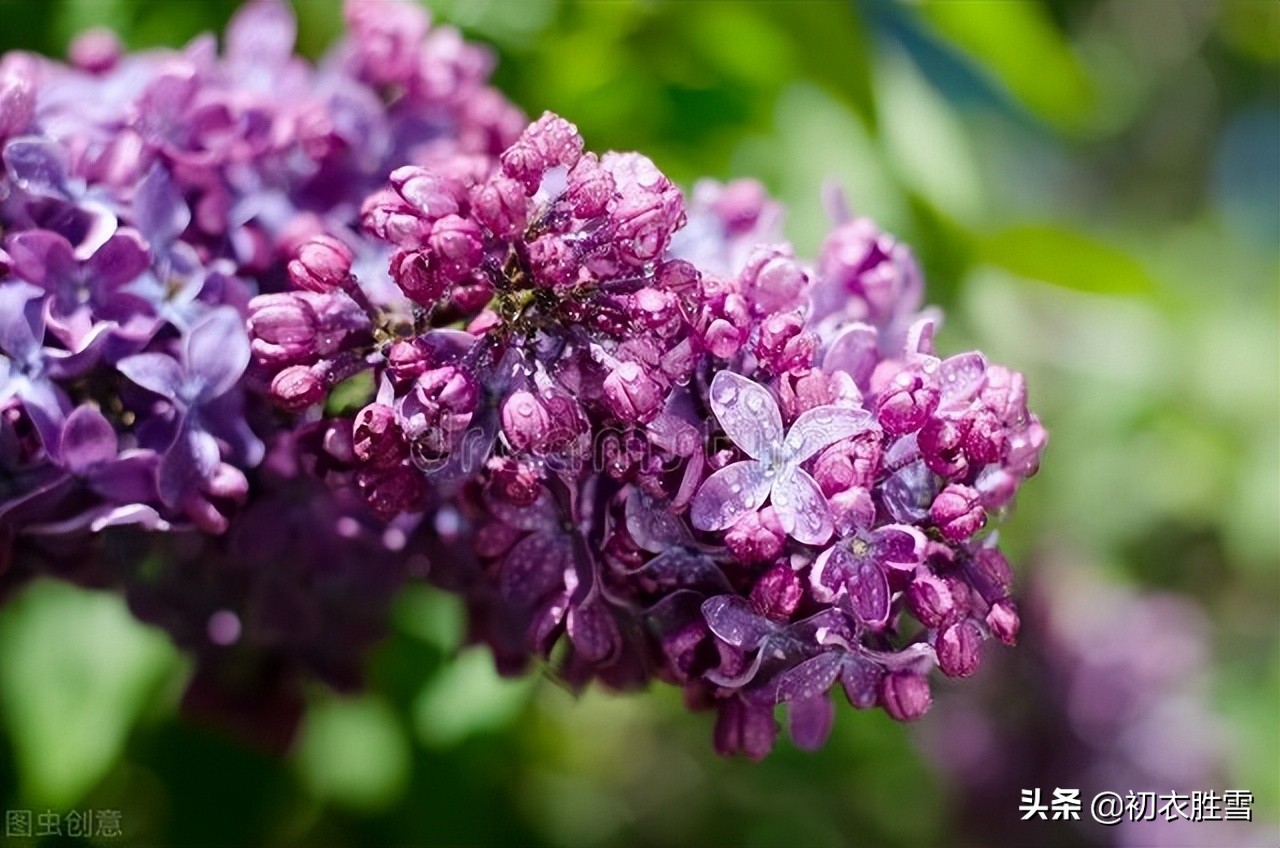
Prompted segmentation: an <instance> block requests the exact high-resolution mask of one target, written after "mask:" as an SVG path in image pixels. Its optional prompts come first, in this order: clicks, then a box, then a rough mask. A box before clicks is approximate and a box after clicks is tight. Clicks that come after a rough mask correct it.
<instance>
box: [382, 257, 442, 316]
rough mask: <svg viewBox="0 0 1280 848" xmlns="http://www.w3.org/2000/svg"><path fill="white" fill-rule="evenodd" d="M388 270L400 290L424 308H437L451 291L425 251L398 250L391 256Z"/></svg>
mask: <svg viewBox="0 0 1280 848" xmlns="http://www.w3.org/2000/svg"><path fill="white" fill-rule="evenodd" d="M388 270H389V272H390V274H391V279H393V280H395V281H396V283H397V284H398V285H399V286H400V289H401V290H402V291H403V292H404V293H405V294H406V295H408V296H409V297H410V298H411V299H412V300H413V301H414V302H416V303H420V304H422V305H423V306H426V307H431V306H435V305H436V304H437V303H439V302H440V300H441V299H442V298H443V297H444V296H445V294H446V293H447V292H448V291H449V281H448V280H446V279H445V278H444V276H443V275H441V274H440V273H439V271H438V270H437V269H436V268H435V267H433V265H432V262H431V256H430V254H428V253H426V252H425V251H421V250H397V251H396V252H395V253H393V254H391V263H390V268H389V269H388Z"/></svg>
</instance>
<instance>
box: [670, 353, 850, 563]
mask: <svg viewBox="0 0 1280 848" xmlns="http://www.w3.org/2000/svg"><path fill="white" fill-rule="evenodd" d="M710 396H711V408H712V409H713V410H714V411H715V414H716V419H717V420H718V421H719V422H720V426H721V427H723V428H724V431H725V433H726V434H727V435H728V436H729V438H731V439H732V440H733V441H734V443H735V444H736V445H737V446H738V447H739V448H740V449H741V450H742V451H743V452H744V453H745V454H746V455H747V456H748V457H750V459H748V460H744V461H742V462H736V463H733V464H732V465H728V466H726V467H724V468H722V469H720V470H719V471H717V472H716V473H715V474H712V475H711V476H710V477H709V478H707V480H706V482H704V483H703V484H702V488H701V489H700V490H699V491H698V494H697V495H696V496H695V497H694V500H693V503H692V505H691V512H690V515H691V518H692V521H693V526H694V527H696V528H698V529H699V530H722V529H724V528H726V527H730V526H732V525H733V524H734V523H735V522H736V521H737V520H738V519H739V518H741V517H742V516H743V515H744V514H745V513H748V512H752V511H754V510H757V509H759V508H760V507H761V506H762V505H763V504H764V502H765V501H766V500H768V499H769V498H770V496H771V495H772V498H773V508H774V512H775V513H776V515H777V517H778V521H779V522H780V523H781V524H782V527H783V529H784V530H785V531H786V532H787V533H788V535H790V536H791V537H792V538H794V539H796V540H797V541H799V542H803V543H804V544H811V545H816V544H821V543H822V542H825V541H826V540H827V539H828V538H830V536H831V530H832V524H831V513H830V510H829V509H828V507H827V501H826V498H825V497H823V495H822V490H821V489H820V488H819V486H818V484H817V482H816V481H814V479H813V477H811V476H810V475H809V472H807V471H805V470H804V469H802V468H800V464H801V463H802V462H805V461H806V460H808V459H809V458H811V457H812V456H813V455H814V454H816V453H817V452H818V451H820V450H822V449H823V448H825V447H826V446H827V445H829V444H831V443H833V442H836V441H838V440H840V439H845V438H848V437H850V436H856V435H858V434H859V433H862V432H865V431H867V430H869V429H871V428H872V427H873V426H874V425H873V423H872V421H871V417H870V416H869V415H868V414H867V413H866V412H865V411H863V410H858V409H850V408H847V407H840V406H820V407H816V408H814V409H810V410H808V411H807V412H805V413H803V414H802V415H801V416H800V417H799V418H798V419H796V422H795V423H794V424H793V425H792V426H791V429H790V430H789V431H788V432H787V433H786V436H785V437H784V436H783V431H782V415H781V413H780V412H779V411H778V404H777V402H776V401H774V399H773V395H772V394H770V393H769V392H768V390H766V389H765V388H764V387H763V386H761V385H760V384H759V383H755V382H752V381H751V380H748V379H746V378H745V377H742V376H739V375H737V374H734V373H733V372H731V371H721V372H720V373H718V374H716V376H715V379H714V380H712V381H711V391H710Z"/></svg>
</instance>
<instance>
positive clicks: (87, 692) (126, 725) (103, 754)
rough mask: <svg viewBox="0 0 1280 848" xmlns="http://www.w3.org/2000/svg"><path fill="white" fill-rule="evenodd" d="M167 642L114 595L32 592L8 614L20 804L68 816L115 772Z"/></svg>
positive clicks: (3, 699) (1, 630)
mask: <svg viewBox="0 0 1280 848" xmlns="http://www.w3.org/2000/svg"><path fill="white" fill-rule="evenodd" d="M176 667H177V656H176V654H175V652H174V650H173V648H172V646H171V645H170V643H169V641H168V640H167V639H165V638H164V637H163V636H162V635H160V634H159V633H158V632H157V631H155V630H152V629H151V628H148V627H146V626H145V625H142V624H140V623H139V622H138V621H137V620H135V619H134V618H133V616H132V615H130V613H129V610H128V609H127V608H126V606H125V603H124V601H123V600H122V599H121V598H119V597H117V596H114V595H108V594H103V593H98V592H89V591H85V590H83V589H77V588H74V587H71V586H68V585H66V584H62V583H52V582H40V583H36V584H34V585H32V586H31V587H30V588H28V589H27V590H26V591H24V592H23V593H22V594H21V595H19V596H18V597H16V598H14V599H13V600H12V601H10V602H9V603H8V604H7V605H6V606H5V608H4V610H3V611H0V713H2V714H3V721H4V725H5V727H6V729H7V731H8V733H9V736H10V737H11V739H12V740H13V746H14V754H15V757H16V759H17V766H18V774H19V779H20V781H21V794H22V797H23V798H24V799H25V800H26V801H27V802H30V803H33V804H36V805H47V806H49V807H52V808H55V809H66V808H68V807H70V806H71V805H73V804H75V803H76V802H77V801H78V800H80V799H81V798H82V797H84V795H85V793H86V792H88V791H89V790H90V789H92V788H93V787H94V786H95V785H96V784H97V783H98V782H99V781H100V780H101V779H102V778H103V777H104V776H105V775H106V773H107V772H108V771H109V770H110V769H111V767H112V765H113V764H114V763H115V762H116V760H117V759H118V758H119V756H120V753H121V751H122V750H123V748H124V744H125V741H126V740H127V738H128V736H129V731H130V729H131V728H132V727H133V724H134V723H135V722H136V721H137V719H138V717H139V715H140V714H141V713H142V712H143V711H144V709H145V708H146V706H147V701H148V700H149V699H150V698H151V697H152V695H153V694H154V693H155V692H156V690H157V687H158V686H159V685H160V684H161V683H162V682H163V681H164V680H165V679H166V678H167V677H168V676H169V675H170V674H171V673H172V672H173V671H174V670H175V669H176Z"/></svg>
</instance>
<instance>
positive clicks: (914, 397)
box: [876, 370, 939, 436]
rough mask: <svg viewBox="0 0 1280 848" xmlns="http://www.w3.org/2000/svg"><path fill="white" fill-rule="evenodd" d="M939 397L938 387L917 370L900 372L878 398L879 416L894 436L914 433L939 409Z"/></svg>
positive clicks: (882, 423) (881, 422) (885, 427)
mask: <svg viewBox="0 0 1280 848" xmlns="http://www.w3.org/2000/svg"><path fill="white" fill-rule="evenodd" d="M938 398H939V392H938V388H937V386H935V385H934V384H933V383H932V381H926V380H925V378H924V377H923V376H921V375H920V374H918V373H916V372H914V371H910V370H904V371H899V372H898V374H897V376H895V377H894V378H893V380H892V381H891V382H890V383H889V385H887V386H885V388H884V390H883V391H881V392H880V396H879V397H878V398H877V399H876V406H877V412H876V416H877V417H878V418H879V420H880V424H881V425H882V426H883V427H884V429H885V430H887V431H888V432H889V434H890V435H893V436H901V435H904V434H906V433H913V432H915V431H916V430H919V429H920V428H921V427H923V426H924V423H925V422H926V421H927V420H928V419H929V416H930V415H932V414H933V411H934V410H935V409H937V407H938Z"/></svg>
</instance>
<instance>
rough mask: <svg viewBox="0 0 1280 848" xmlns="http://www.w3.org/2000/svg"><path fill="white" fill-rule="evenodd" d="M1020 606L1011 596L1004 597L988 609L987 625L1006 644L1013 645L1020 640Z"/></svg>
mask: <svg viewBox="0 0 1280 848" xmlns="http://www.w3.org/2000/svg"><path fill="white" fill-rule="evenodd" d="M1020 623H1021V622H1020V620H1019V618H1018V608H1017V607H1015V606H1014V604H1013V601H1012V600H1011V599H1009V598H1002V599H1000V600H998V601H996V602H995V603H994V604H992V605H991V609H989V610H987V626H988V627H990V628H991V632H992V634H994V635H995V637H996V638H997V639H999V640H1000V641H1001V642H1003V643H1005V644H1006V645H1009V646H1012V645H1015V644H1017V641H1018V627H1019V624H1020Z"/></svg>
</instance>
